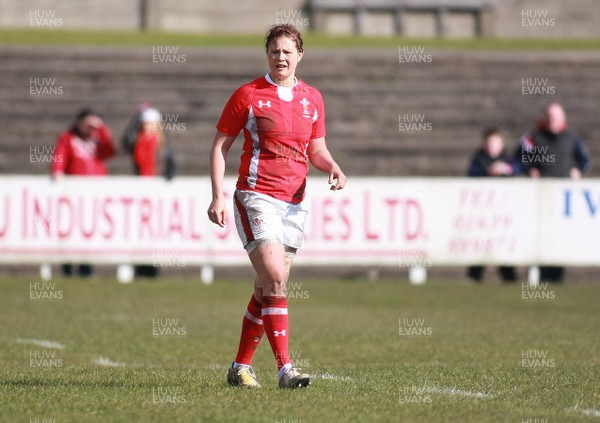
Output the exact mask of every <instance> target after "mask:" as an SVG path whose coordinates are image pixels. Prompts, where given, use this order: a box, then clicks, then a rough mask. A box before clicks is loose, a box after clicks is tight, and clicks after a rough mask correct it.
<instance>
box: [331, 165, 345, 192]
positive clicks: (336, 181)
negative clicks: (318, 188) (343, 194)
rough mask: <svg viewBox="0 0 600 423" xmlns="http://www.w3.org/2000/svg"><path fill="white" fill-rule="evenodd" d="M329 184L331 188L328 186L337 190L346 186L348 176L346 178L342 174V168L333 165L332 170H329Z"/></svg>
mask: <svg viewBox="0 0 600 423" xmlns="http://www.w3.org/2000/svg"><path fill="white" fill-rule="evenodd" d="M328 182H329V185H331V188H329V189H330V190H332V191H339V190H341V189H343V188H344V187H345V186H346V182H348V178H346V175H344V172H342V169H340V168H339V167H338V166H336V167H334V168H333V170H332V171H331V172H329V181H328Z"/></svg>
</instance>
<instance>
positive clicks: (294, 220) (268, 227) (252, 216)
mask: <svg viewBox="0 0 600 423" xmlns="http://www.w3.org/2000/svg"><path fill="white" fill-rule="evenodd" d="M233 203H234V207H233V210H234V216H235V226H236V227H237V231H238V234H239V235H240V239H241V240H242V244H243V245H244V248H245V249H246V251H247V252H248V254H249V253H250V252H251V251H252V250H254V249H255V248H256V247H257V246H258V245H260V244H262V243H268V242H279V243H280V244H283V245H284V246H287V247H291V248H294V249H298V248H302V246H303V245H304V224H305V222H306V216H307V215H308V212H307V211H306V210H304V209H303V208H302V204H292V203H288V202H286V201H282V200H278V199H276V198H273V197H270V196H268V195H265V194H261V193H258V192H254V191H240V190H236V191H235V194H234V196H233Z"/></svg>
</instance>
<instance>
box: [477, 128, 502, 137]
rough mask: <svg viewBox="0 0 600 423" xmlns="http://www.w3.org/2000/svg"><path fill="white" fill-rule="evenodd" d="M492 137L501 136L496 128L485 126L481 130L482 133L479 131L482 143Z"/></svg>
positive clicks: (499, 130) (500, 131)
mask: <svg viewBox="0 0 600 423" xmlns="http://www.w3.org/2000/svg"><path fill="white" fill-rule="evenodd" d="M492 135H500V136H502V130H501V129H500V128H499V127H497V126H487V127H485V128H483V131H481V139H482V140H483V141H487V139H488V138H489V137H491V136H492Z"/></svg>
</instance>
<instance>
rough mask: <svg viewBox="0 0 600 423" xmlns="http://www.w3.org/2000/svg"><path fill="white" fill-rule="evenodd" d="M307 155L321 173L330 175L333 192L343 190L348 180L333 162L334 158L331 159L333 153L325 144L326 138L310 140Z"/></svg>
mask: <svg viewBox="0 0 600 423" xmlns="http://www.w3.org/2000/svg"><path fill="white" fill-rule="evenodd" d="M307 153H308V159H309V160H310V162H311V163H312V165H313V166H314V167H316V168H317V169H318V170H320V171H321V172H325V173H327V174H328V175H329V183H330V184H331V190H332V191H337V190H340V189H343V188H344V187H345V186H346V182H347V181H348V178H346V175H344V172H342V169H341V168H340V167H339V166H338V164H337V163H336V162H335V160H333V157H331V153H330V152H329V150H328V149H327V145H326V144H325V137H321V138H315V139H312V140H310V142H309V143H308V151H307Z"/></svg>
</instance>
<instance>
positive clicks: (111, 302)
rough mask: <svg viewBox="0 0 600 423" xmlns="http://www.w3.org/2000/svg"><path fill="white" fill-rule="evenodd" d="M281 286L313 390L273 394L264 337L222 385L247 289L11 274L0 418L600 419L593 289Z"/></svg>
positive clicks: (5, 303) (4, 309)
mask: <svg viewBox="0 0 600 423" xmlns="http://www.w3.org/2000/svg"><path fill="white" fill-rule="evenodd" d="M290 285H291V290H290V292H291V294H290V301H289V308H290V322H291V327H290V329H291V334H290V335H291V336H290V356H291V357H292V359H293V360H295V361H296V362H297V364H298V365H299V366H300V367H302V369H303V371H306V372H307V373H309V374H311V375H312V376H313V384H312V386H311V387H310V388H308V389H303V390H281V389H278V388H277V380H276V373H275V368H274V359H273V357H272V353H271V351H270V348H269V345H268V341H267V339H266V337H265V338H264V339H263V343H262V344H261V346H260V348H259V349H258V351H257V353H256V356H255V360H254V363H253V364H254V369H255V371H256V373H257V376H258V378H259V380H260V381H261V383H262V384H263V388H262V389H260V390H243V389H239V388H234V387H229V386H227V384H226V381H225V374H226V368H227V366H228V365H229V364H230V362H231V360H232V359H233V358H234V355H235V351H236V348H237V343H238V336H239V330H240V324H241V318H242V314H243V311H244V308H245V306H246V304H247V300H248V298H249V296H250V293H251V283H250V281H241V280H217V281H216V282H215V284H214V285H212V286H204V285H202V284H201V283H200V282H198V281H197V280H189V279H188V280H186V279H175V278H168V279H161V280H160V281H159V282H149V281H142V282H136V283H134V284H131V285H119V284H118V283H116V282H115V281H114V280H104V279H99V280H95V281H91V282H90V281H82V280H79V279H70V280H69V279H55V280H54V281H53V282H52V284H44V283H43V282H40V281H39V280H36V279H34V278H31V279H28V278H23V277H20V278H8V277H5V278H4V279H3V280H0V294H1V295H0V310H1V312H0V316H1V319H2V324H1V325H0V357H1V359H0V375H1V376H0V421H2V422H5V421H6V422H20V421H23V422H28V421H40V422H41V421H55V422H131V421H137V422H146V421H149V422H150V421H156V422H166V421H169V422H190V421H194V422H197V421H203V422H204V421H206V422H234V421H235V422H240V421H243V422H273V423H276V422H281V423H284V422H285V423H291V422H303V423H307V422H348V421H355V422H438V421H461V422H497V421H519V422H522V421H528V422H534V421H536V422H542V421H547V422H556V421H561V422H569V421H582V422H587V421H590V422H593V421H599V417H600V382H599V381H600V366H599V364H600V336H599V334H600V320H599V318H598V316H599V315H598V296H599V294H600V286H598V285H575V286H573V285H565V286H542V287H540V288H539V290H540V291H539V292H540V294H539V295H538V294H535V295H531V292H530V291H526V290H525V289H524V288H523V287H522V286H521V285H512V286H501V285H483V286H470V285H466V284H462V283H457V282H451V281H437V282H436V281H433V282H430V283H428V284H426V285H425V286H420V287H414V286H411V285H409V284H408V283H407V282H406V281H405V280H397V281H392V280H383V281H378V282H370V281H366V280H354V281H341V280H307V281H302V280H299V279H298V278H292V281H291V284H290ZM524 292H526V293H527V295H524ZM35 419H38V420H35ZM44 419H45V420H44ZM536 419H537V420H536Z"/></svg>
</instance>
